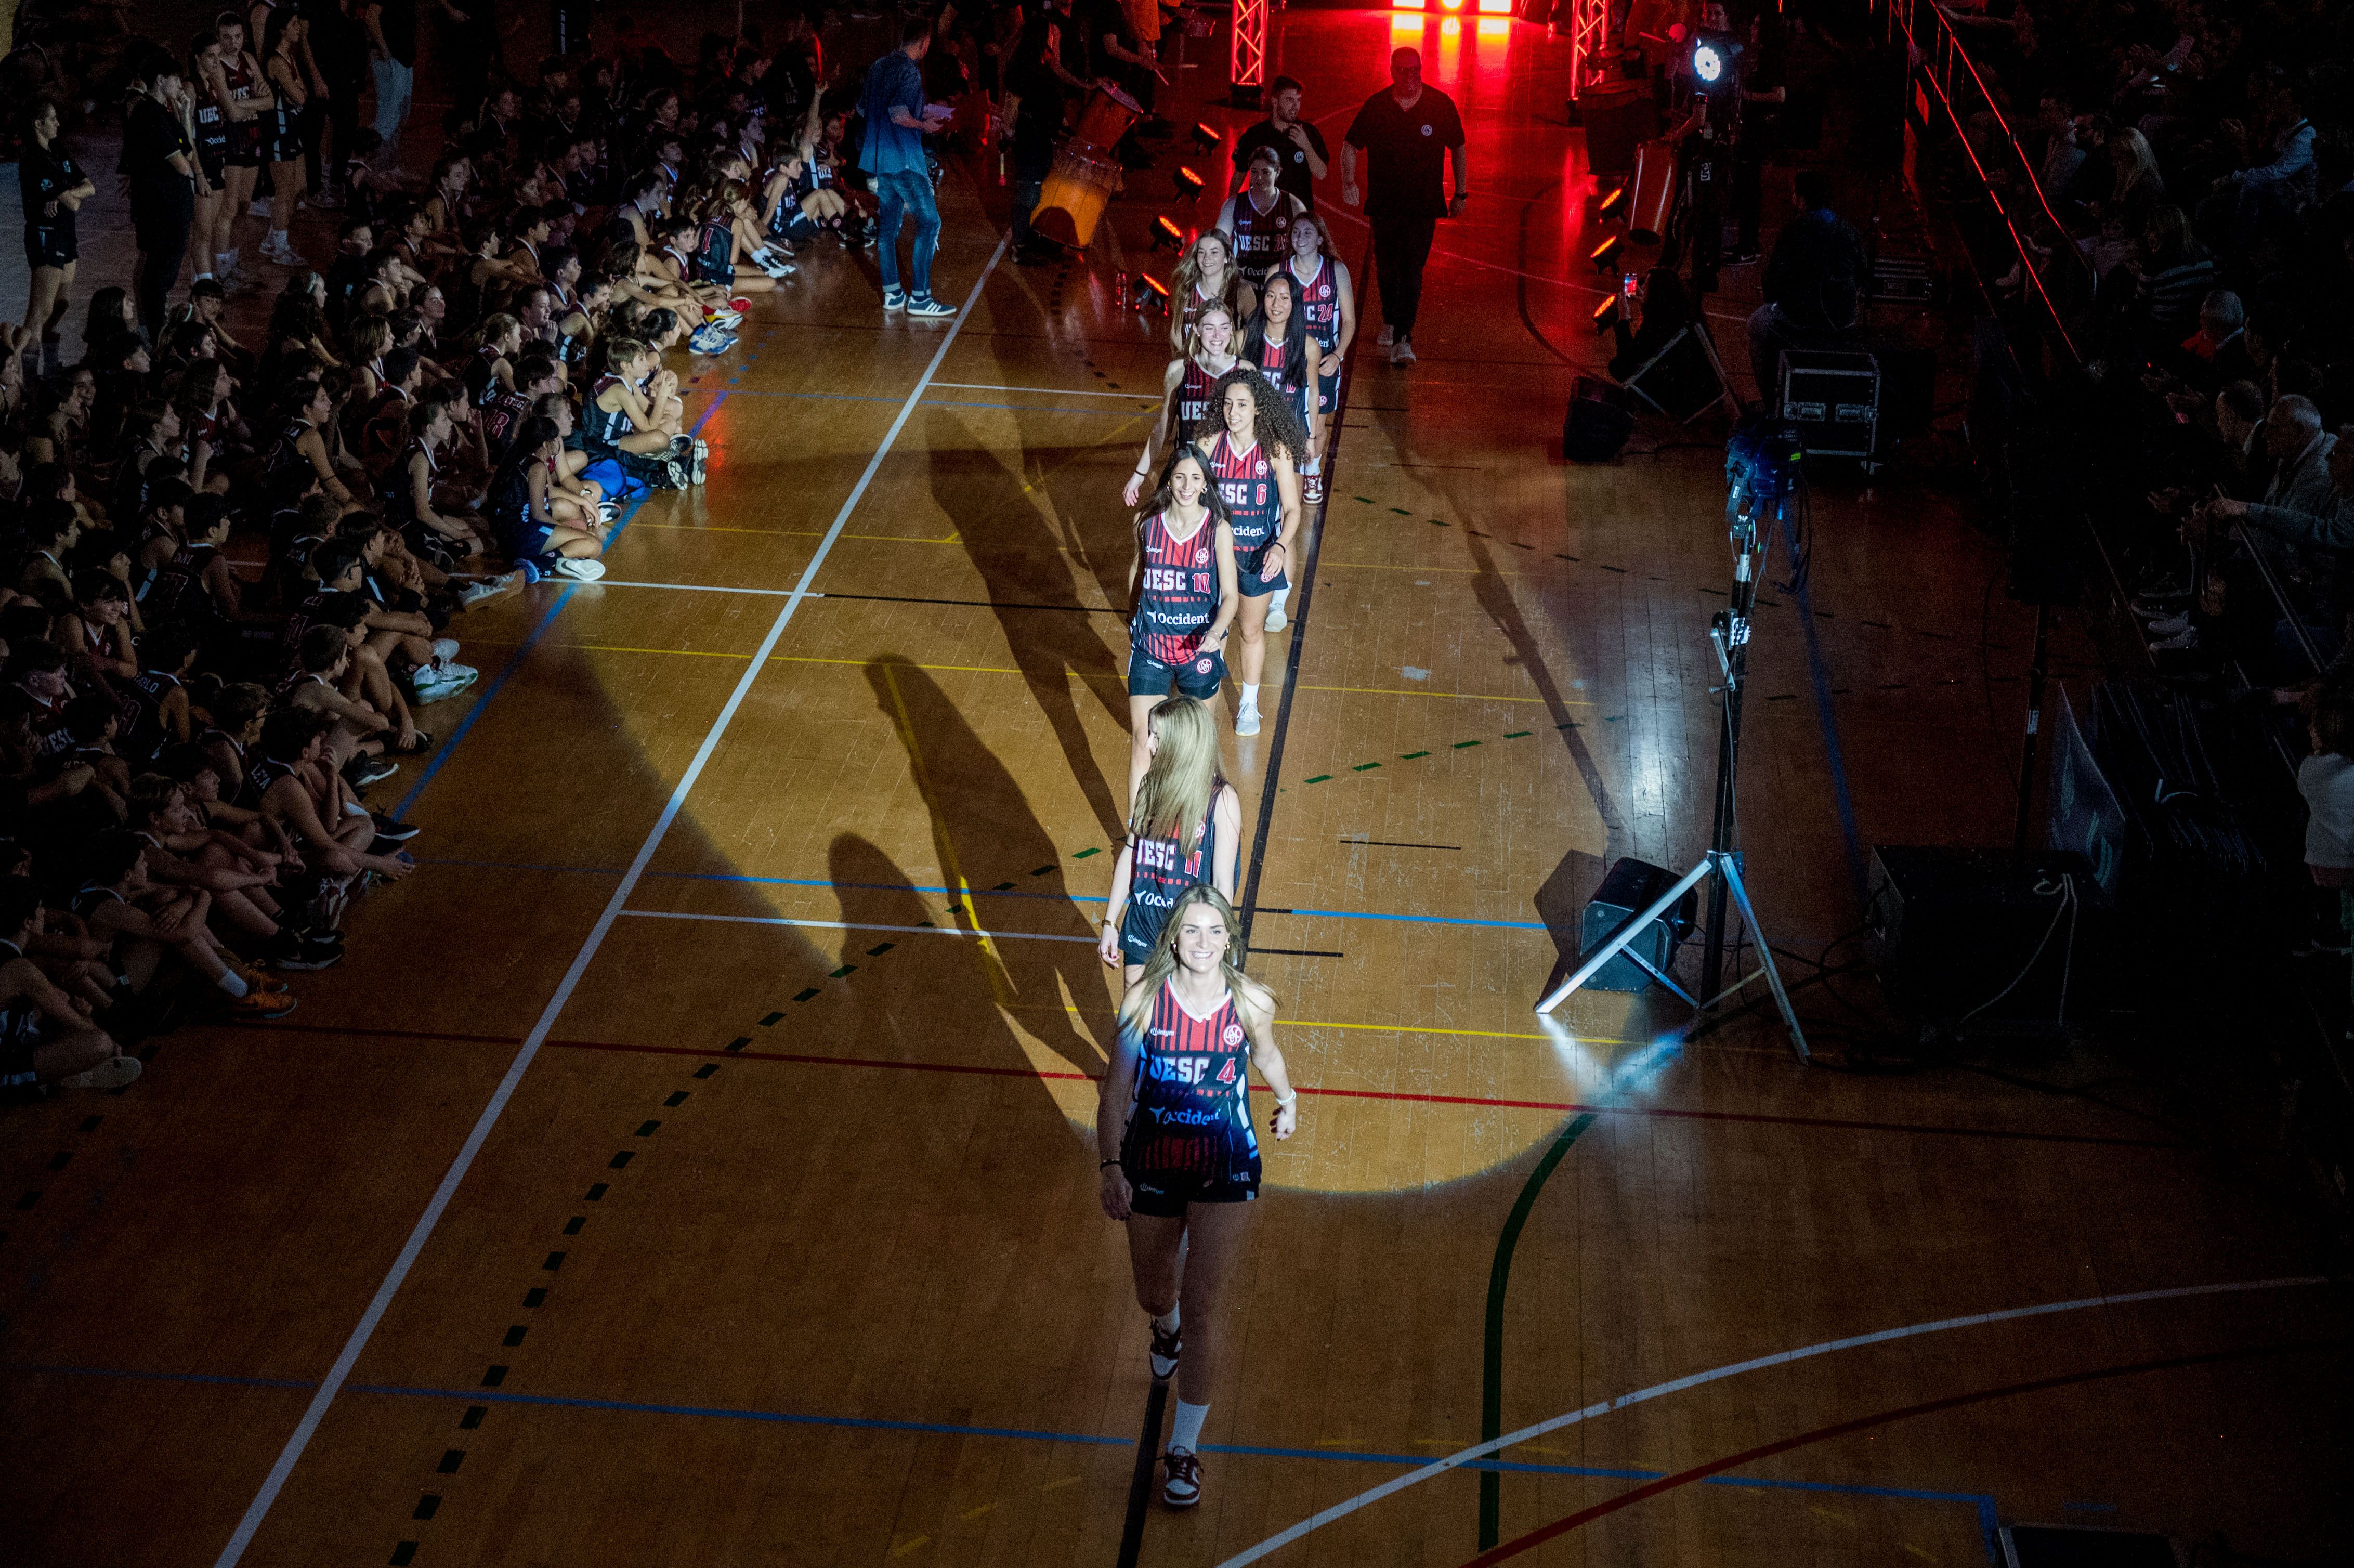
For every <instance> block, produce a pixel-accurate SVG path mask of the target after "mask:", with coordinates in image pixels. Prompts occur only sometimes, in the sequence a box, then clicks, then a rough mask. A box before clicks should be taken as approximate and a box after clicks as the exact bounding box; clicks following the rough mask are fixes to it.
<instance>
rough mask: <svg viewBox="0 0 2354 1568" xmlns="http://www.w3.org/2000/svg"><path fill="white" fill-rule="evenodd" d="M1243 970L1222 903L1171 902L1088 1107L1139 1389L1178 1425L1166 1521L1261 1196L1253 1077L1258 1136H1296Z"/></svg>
mask: <svg viewBox="0 0 2354 1568" xmlns="http://www.w3.org/2000/svg"><path fill="white" fill-rule="evenodd" d="M1241 956H1242V922H1241V921H1240V920H1238V919H1237V918H1236V917H1235V911H1234V906H1233V905H1231V904H1229V903H1227V902H1226V900H1225V898H1224V897H1222V896H1220V895H1219V894H1218V893H1217V891H1216V890H1215V889H1214V888H1209V887H1203V886H1198V885H1196V886H1193V887H1189V888H1187V889H1185V891H1184V892H1182V893H1181V894H1179V895H1177V903H1176V906H1175V907H1173V908H1172V909H1171V910H1170V912H1169V922H1168V924H1167V926H1166V927H1163V928H1162V930H1161V940H1160V941H1159V942H1158V943H1156V944H1155V945H1154V947H1153V949H1152V957H1151V959H1150V960H1149V961H1147V962H1146V964H1145V966H1144V972H1143V974H1142V975H1141V976H1140V978H1139V979H1138V980H1137V981H1136V983H1135V984H1134V985H1131V986H1130V987H1129V989H1128V994H1127V996H1126V997H1124V998H1122V999H1121V1001H1120V1004H1119V1039H1118V1042H1117V1044H1114V1046H1113V1048H1112V1058H1111V1067H1110V1070H1109V1071H1108V1072H1107V1073H1105V1075H1104V1081H1103V1093H1102V1098H1101V1099H1100V1100H1098V1101H1097V1107H1096V1154H1097V1160H1098V1162H1099V1166H1100V1169H1101V1171H1102V1172H1103V1207H1104V1213H1107V1214H1108V1215H1110V1216H1111V1217H1112V1218H1113V1219H1115V1220H1120V1221H1124V1222H1126V1223H1127V1225H1128V1255H1129V1266H1131V1267H1132V1268H1133V1270H1134V1272H1135V1277H1136V1300H1137V1305H1139V1306H1140V1307H1142V1308H1144V1309H1145V1311H1147V1312H1148V1313H1150V1314H1151V1317H1152V1348H1151V1354H1150V1367H1151V1370H1152V1375H1153V1376H1154V1377H1155V1378H1156V1379H1163V1378H1166V1377H1168V1376H1169V1375H1170V1373H1172V1372H1175V1373H1176V1374H1177V1417H1176V1420H1175V1421H1174V1422H1173V1423H1172V1425H1171V1428H1170V1433H1169V1447H1168V1451H1167V1452H1166V1453H1164V1454H1163V1455H1162V1456H1161V1464H1162V1467H1163V1476H1162V1479H1161V1501H1163V1502H1165V1503H1167V1504H1168V1505H1169V1506H1170V1507H1172V1508H1191V1507H1193V1504H1195V1503H1197V1502H1199V1501H1201V1500H1202V1467H1201V1463H1200V1461H1199V1460H1198V1459H1196V1458H1195V1457H1194V1454H1195V1451H1196V1450H1197V1449H1198V1448H1199V1447H1200V1446H1201V1441H1202V1425H1203V1422H1204V1419H1205V1418H1206V1417H1207V1416H1208V1415H1209V1414H1210V1392H1211V1390H1212V1389H1213V1388H1214V1386H1215V1385H1216V1383H1217V1373H1218V1362H1219V1358H1220V1355H1221V1353H1222V1352H1223V1351H1224V1350H1225V1346H1224V1345H1223V1344H1222V1342H1221V1340H1222V1338H1223V1336H1222V1335H1221V1334H1220V1333H1219V1329H1220V1327H1221V1324H1220V1321H1219V1319H1220V1316H1221V1309H1222V1308H1223V1307H1224V1305H1225V1298H1227V1297H1228V1296H1229V1295H1231V1294H1235V1293H1236V1292H1237V1289H1238V1287H1239V1283H1240V1282H1239V1281H1238V1280H1236V1279H1235V1275H1236V1273H1237V1272H1238V1271H1239V1270H1240V1268H1241V1266H1242V1261H1243V1254H1244V1251H1245V1249H1246V1246H1247V1245H1248V1243H1249V1240H1250V1217H1251V1210H1250V1208H1249V1204H1250V1203H1251V1202H1252V1201H1253V1200H1255V1199H1256V1198H1257V1196H1258V1184H1259V1156H1258V1135H1257V1131H1256V1129H1254V1128H1253V1127H1252V1126H1251V1114H1250V1081H1249V1079H1250V1069H1251V1068H1252V1067H1253V1066H1257V1068H1258V1071H1259V1076H1261V1077H1262V1078H1265V1079H1266V1080H1267V1087H1268V1088H1269V1089H1271V1090H1273V1091H1274V1092H1275V1111H1274V1114H1273V1115H1272V1116H1271V1117H1269V1118H1268V1121H1267V1130H1268V1131H1269V1132H1271V1133H1273V1134H1274V1135H1275V1137H1276V1138H1277V1139H1278V1141H1279V1140H1281V1139H1287V1138H1289V1137H1290V1136H1291V1135H1292V1133H1293V1132H1294V1131H1295V1130H1296V1129H1297V1128H1298V1127H1299V1096H1298V1095H1297V1094H1296V1093H1295V1092H1294V1091H1293V1089H1292V1087H1291V1078H1290V1075H1288V1073H1286V1072H1285V1071H1284V1065H1283V1053H1282V1052H1281V1051H1279V1050H1278V1049H1277V1048H1276V1044H1275V1028H1274V1024H1275V997H1274V995H1273V994H1272V993H1270V992H1269V991H1267V988H1266V987H1265V986H1263V985H1261V984H1259V983H1258V982H1257V980H1251V979H1249V978H1248V977H1246V975H1244V974H1243V973H1242V972H1241V971H1240V970H1238V969H1235V961H1236V960H1237V959H1240V958H1241ZM1188 1330H1190V1331H1191V1333H1192V1335H1193V1344H1192V1345H1191V1346H1190V1347H1188V1346H1186V1345H1185V1344H1184V1342H1183V1335H1184V1333H1185V1332H1186V1331H1188ZM1181 1352H1182V1355H1181Z"/></svg>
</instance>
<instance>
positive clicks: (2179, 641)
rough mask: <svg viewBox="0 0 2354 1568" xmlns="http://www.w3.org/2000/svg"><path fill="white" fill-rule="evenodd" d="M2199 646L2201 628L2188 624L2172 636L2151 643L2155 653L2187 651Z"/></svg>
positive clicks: (2150, 647)
mask: <svg viewBox="0 0 2354 1568" xmlns="http://www.w3.org/2000/svg"><path fill="white" fill-rule="evenodd" d="M2198 646H2199V629H2198V628H2197V627H2195V626H2186V627H2184V628H2183V629H2182V630H2180V631H2178V632H2176V633H2175V634H2174V635H2173V636H2171V637H2161V638H2159V639H2158V641H2155V642H2152V643H2151V644H2150V645H2149V651H2150V652H2153V653H2187V652H2190V650H2191V649H2193V648H2196V647H2198Z"/></svg>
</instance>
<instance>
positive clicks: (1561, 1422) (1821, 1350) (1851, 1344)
mask: <svg viewBox="0 0 2354 1568" xmlns="http://www.w3.org/2000/svg"><path fill="white" fill-rule="evenodd" d="M2334 1283H2336V1281H2334V1280H2333V1279H2331V1277H2328V1276H2327V1275H2296V1276H2292V1277H2283V1278H2278V1279H2243V1280H2233V1281H2230V1282H2228V1283H2223V1284H2216V1285H2185V1286H2176V1287H2172V1288H2169V1289H2163V1290H2137V1291H2131V1292H2127V1293H2125V1294H2121V1295H2116V1296H2086V1297H2080V1298H2076V1299H2074V1300H2070V1301H2048V1302H2044V1303H2042V1304H2041V1305H2039V1306H2034V1307H2012V1308H2005V1309H2004V1310H2001V1311H1997V1312H1978V1313H1973V1314H1971V1315H1969V1316H1967V1317H1962V1318H1939V1319H1934V1320H1932V1321H1929V1322H1924V1323H1913V1324H1908V1325H1907V1326H1905V1327H1903V1328H1899V1329H1882V1330H1877V1331H1875V1332H1872V1333H1869V1334H1855V1335H1850V1336H1849V1337H1848V1338H1846V1339H1840V1340H1822V1341H1820V1342H1819V1343H1817V1344H1812V1345H1803V1346H1800V1347H1799V1348H1798V1349H1797V1350H1791V1351H1776V1353H1774V1354H1773V1355H1769V1356H1756V1357H1754V1358H1752V1359H1750V1360H1748V1361H1733V1362H1729V1363H1727V1364H1726V1365H1724V1366H1721V1367H1712V1368H1711V1369H1710V1370H1708V1371H1706V1372H1691V1373H1689V1374H1687V1375H1685V1376H1683V1377H1680V1378H1671V1379H1670V1380H1669V1381H1668V1382H1666V1383H1653V1384H1652V1385H1651V1386H1650V1387H1649V1388H1641V1389H1637V1390H1636V1391H1635V1392H1633V1393H1622V1394H1620V1395H1618V1396H1617V1398H1615V1399H1607V1400H1603V1401H1600V1402H1598V1403H1596V1404H1589V1405H1586V1406H1585V1408H1584V1409H1582V1410H1572V1411H1568V1412H1566V1413H1564V1414H1560V1415H1556V1416H1553V1417H1552V1418H1551V1419H1550V1420H1545V1421H1540V1422H1538V1423H1536V1424H1535V1425H1531V1426H1523V1427H1522V1428H1521V1429H1520V1430H1518V1431H1517V1432H1507V1433H1505V1434H1504V1435H1503V1436H1500V1437H1495V1438H1490V1440H1488V1441H1487V1442H1484V1443H1475V1444H1473V1445H1472V1446H1470V1447H1468V1448H1463V1449H1459V1450H1458V1451H1457V1452H1455V1453H1453V1454H1449V1455H1448V1456H1447V1457H1445V1458H1443V1459H1438V1460H1436V1461H1434V1462H1432V1463H1430V1464H1427V1465H1425V1466H1423V1467H1421V1468H1420V1469H1417V1470H1414V1471H1412V1472H1410V1473H1408V1474H1406V1475H1403V1476H1399V1477H1397V1478H1395V1479H1393V1480H1389V1481H1384V1483H1383V1484H1382V1485H1380V1486H1378V1487H1374V1488H1372V1489H1369V1490H1366V1491H1362V1492H1359V1493H1358V1494H1357V1495H1356V1496H1355V1497H1352V1498H1350V1499H1347V1500H1346V1501H1343V1502H1339V1503H1335V1504H1334V1505H1333V1506H1331V1508H1328V1509H1325V1510H1322V1511H1321V1512H1319V1513H1314V1514H1311V1515H1310V1516H1309V1517H1308V1518H1306V1519H1304V1520H1300V1521H1299V1523H1298V1524H1295V1525H1292V1526H1290V1527H1289V1528H1288V1529H1285V1530H1281V1531H1277V1532H1276V1533H1275V1534H1273V1535H1270V1536H1268V1537H1267V1539H1266V1540H1264V1541H1262V1542H1259V1543H1258V1544H1257V1545H1256V1546H1252V1547H1249V1548H1247V1549H1246V1550H1245V1551H1242V1552H1236V1553H1235V1555H1233V1556H1232V1557H1229V1558H1227V1559H1226V1560H1225V1562H1223V1563H1219V1564H1218V1565H1217V1568H1244V1565H1245V1564H1246V1563H1256V1562H1257V1561H1259V1560H1260V1559H1261V1558H1263V1557H1267V1556H1270V1555H1272V1554H1273V1553H1275V1552H1279V1551H1281V1550H1282V1549H1283V1548H1284V1547H1286V1546H1288V1545H1290V1544H1291V1543H1292V1542H1295V1541H1299V1540H1302V1539H1304V1538H1305V1537H1307V1536H1309V1535H1310V1534H1312V1533H1314V1532H1315V1531H1319V1530H1321V1529H1323V1528H1324V1527H1325V1526H1326V1525H1328V1524H1333V1523H1336V1522H1338V1521H1339V1520H1343V1519H1346V1518H1347V1517H1348V1516H1349V1515H1351V1514H1352V1513H1355V1512H1356V1511H1357V1510H1360V1509H1362V1508H1365V1507H1368V1506H1369V1505H1371V1504H1373V1503H1377V1502H1380V1501H1381V1500H1382V1499H1384V1498H1389V1497H1394V1496H1395V1495H1397V1494H1398V1493H1399V1492H1402V1491H1405V1489H1408V1488H1409V1487H1415V1486H1419V1485H1420V1484H1421V1483H1423V1482H1424V1481H1427V1480H1430V1479H1432V1478H1436V1477H1438V1476H1443V1475H1445V1474H1446V1473H1447V1471H1449V1470H1453V1469H1457V1468H1459V1467H1462V1466H1464V1465H1466V1464H1468V1463H1469V1462H1470V1461H1472V1460H1474V1459H1484V1458H1486V1457H1490V1455H1494V1454H1499V1453H1501V1452H1502V1451H1503V1450H1505V1449H1507V1448H1510V1447H1511V1446H1514V1445H1516V1444H1520V1443H1525V1442H1527V1441H1529V1440H1530V1439H1531V1438H1532V1437H1542V1436H1544V1435H1545V1434H1546V1433H1548V1432H1557V1431H1559V1430H1561V1429H1562V1428H1563V1427H1564V1426H1574V1425H1577V1424H1578V1423H1580V1422H1583V1421H1588V1420H1592V1419H1594V1418H1595V1417H1597V1416H1602V1415H1608V1414H1614V1413H1616V1412H1617V1411H1621V1410H1625V1409H1627V1408H1628V1406H1630V1405H1636V1404H1644V1403H1646V1402H1648V1401H1650V1400H1654V1399H1661V1398H1665V1397H1666V1396H1668V1395H1670V1394H1673V1393H1683V1392H1685V1391H1687V1390H1689V1389H1694V1388H1701V1387H1703V1386H1705V1385H1707V1384H1709V1383H1719V1382H1722V1381H1723V1380H1724V1379H1726V1378H1731V1377H1738V1376H1740V1375H1741V1374H1743V1373H1744V1372H1758V1371H1762V1370H1763V1369H1765V1368H1767V1367H1779V1366H1787V1365H1790V1364H1792V1363H1794V1362H1797V1361H1806V1360H1808V1359H1810V1358H1812V1357H1816V1356H1824V1355H1829V1354H1831V1353H1833V1352H1834V1351H1851V1350H1858V1349H1861V1348H1862V1347H1865V1346H1868V1345H1882V1344H1888V1343H1892V1342H1893V1341H1895V1340H1909V1339H1914V1338H1916V1337H1918V1336H1920V1335H1924V1334H1937V1333H1944V1332H1946V1330H1953V1329H1974V1328H1980V1327H1983V1326H1985V1325H1987V1324H1989V1323H2009V1322H2017V1321H2020V1319H2030V1318H2046V1317H2052V1316H2054V1315H2056V1314H2059V1313H2063V1312H2079V1311H2083V1310H2084V1309H2085V1308H2092V1307H2126V1306H2133V1305H2137V1304H2139V1303H2143V1302H2149V1301H2177V1300H2185V1299H2189V1298H2194V1297H2203V1296H2227V1295H2235V1294H2243V1293H2247V1292H2252V1291H2259V1290H2287V1289H2293V1288H2299V1287H2311V1286H2318V1285H2329V1284H2334Z"/></svg>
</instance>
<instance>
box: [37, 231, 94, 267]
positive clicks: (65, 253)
mask: <svg viewBox="0 0 2354 1568" xmlns="http://www.w3.org/2000/svg"><path fill="white" fill-rule="evenodd" d="M80 255H81V243H80V240H79V239H78V238H76V237H75V234H74V230H73V228H72V226H71V225H69V224H62V223H61V224H54V225H44V226H42V227H41V228H27V229H26V230H25V264H26V265H27V266H28V267H70V266H71V265H73V263H74V262H75V261H76V260H79V259H80Z"/></svg>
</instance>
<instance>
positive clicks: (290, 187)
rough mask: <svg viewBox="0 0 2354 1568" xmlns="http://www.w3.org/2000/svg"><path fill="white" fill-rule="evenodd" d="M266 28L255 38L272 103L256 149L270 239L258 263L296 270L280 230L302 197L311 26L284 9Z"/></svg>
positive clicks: (297, 257)
mask: <svg viewBox="0 0 2354 1568" xmlns="http://www.w3.org/2000/svg"><path fill="white" fill-rule="evenodd" d="M268 28H269V31H268V33H267V35H266V36H265V37H263V38H262V40H261V54H262V67H261V69H262V75H263V76H264V77H265V78H266V79H267V80H268V81H269V84H270V94H271V100H272V101H271V105H270V110H269V111H267V112H266V113H265V114H264V115H263V116H262V143H263V145H262V149H261V150H262V152H263V154H265V155H267V156H268V158H269V159H270V237H269V238H266V239H264V240H263V241H262V242H261V259H262V260H265V261H274V262H276V263H277V264H278V265H279V266H281V267H301V266H303V265H305V264H306V263H305V262H304V261H303V260H302V254H301V253H300V252H299V251H297V250H296V249H294V244H293V241H292V240H290V239H289V238H287V237H286V230H287V229H288V228H289V227H291V226H292V223H293V221H294V209H295V207H296V206H297V205H298V204H299V203H300V202H301V201H302V116H303V113H304V112H305V111H306V109H307V108H308V106H309V104H310V101H311V92H312V90H313V88H315V87H316V86H317V85H318V83H317V82H316V81H315V80H306V79H305V78H306V77H307V76H310V75H312V74H313V72H312V71H311V70H310V69H308V67H309V61H310V58H311V53H310V50H309V48H307V47H306V42H305V41H306V40H307V39H308V38H309V37H310V32H311V24H310V21H309V20H308V19H307V18H305V17H303V16H301V15H299V14H298V13H297V12H296V11H295V9H294V7H292V5H287V6H283V7H281V8H278V9H274V10H272V11H271V12H270V20H269V23H268Z"/></svg>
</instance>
